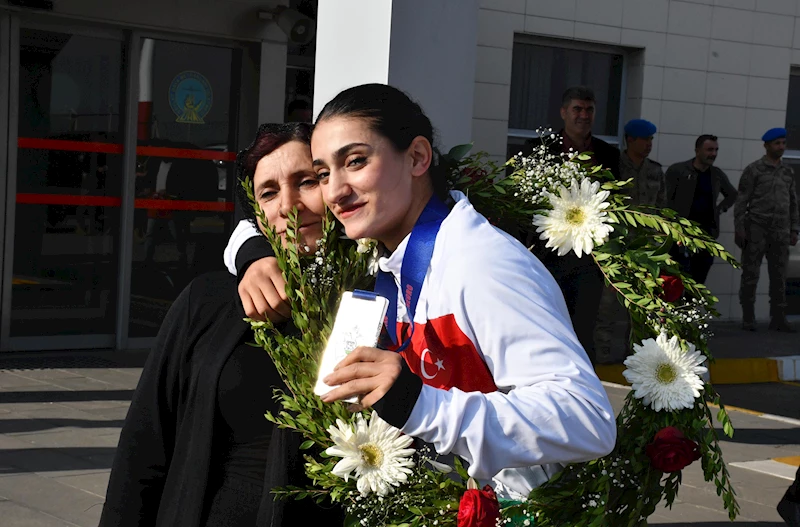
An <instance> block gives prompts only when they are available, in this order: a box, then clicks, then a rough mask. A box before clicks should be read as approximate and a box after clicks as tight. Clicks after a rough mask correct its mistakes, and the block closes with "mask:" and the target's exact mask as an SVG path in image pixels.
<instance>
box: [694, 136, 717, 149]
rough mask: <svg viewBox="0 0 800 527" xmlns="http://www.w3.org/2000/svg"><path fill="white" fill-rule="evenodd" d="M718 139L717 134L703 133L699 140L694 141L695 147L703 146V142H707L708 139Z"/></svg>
mask: <svg viewBox="0 0 800 527" xmlns="http://www.w3.org/2000/svg"><path fill="white" fill-rule="evenodd" d="M716 140H717V136H716V135H711V134H703V135H701V136H700V137H698V138H697V141H695V142H694V147H695V148H701V147H702V146H703V143H705V142H706V141H716Z"/></svg>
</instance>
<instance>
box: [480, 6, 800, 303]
mask: <svg viewBox="0 0 800 527" xmlns="http://www.w3.org/2000/svg"><path fill="white" fill-rule="evenodd" d="M515 32H516V33H525V34H530V35H539V36H545V37H559V38H565V39H570V40H578V41H584V42H598V43H602V44H606V45H609V44H610V45H616V46H620V47H621V48H626V49H629V50H631V54H629V55H628V59H629V60H628V75H627V81H628V86H627V90H628V93H627V100H626V101H625V110H624V112H625V118H626V119H629V118H633V117H640V116H641V117H643V118H646V119H649V120H651V121H653V122H655V123H656V124H657V125H658V127H659V133H658V135H657V136H656V141H655V144H654V149H653V154H652V157H653V158H654V159H656V160H658V161H659V162H661V163H662V164H663V165H665V166H666V165H669V164H671V163H675V162H677V161H682V160H686V159H689V158H690V157H692V156H693V149H694V140H695V139H696V137H697V136H698V135H699V134H701V133H712V134H715V135H718V136H719V137H720V155H719V158H718V160H717V165H718V166H719V167H720V168H722V169H723V170H725V172H726V173H727V174H728V176H729V177H730V179H731V183H733V184H734V185H737V184H738V181H739V177H740V175H741V171H742V169H743V168H744V167H745V166H746V165H747V164H749V163H750V162H752V161H754V160H755V159H757V158H758V157H760V156H761V155H762V154H763V147H762V143H761V141H760V139H759V138H760V137H761V134H762V133H763V132H764V131H766V130H767V129H768V128H772V127H775V126H783V125H784V124H785V118H786V102H787V94H788V88H789V73H790V69H791V67H792V65H800V1H798V0H694V1H680V0H559V1H557V2H554V1H552V0H481V8H480V13H479V19H478V54H477V57H478V61H477V67H476V73H475V115H474V118H473V124H472V132H473V137H474V139H475V141H476V144H477V146H478V147H479V148H481V149H484V150H486V151H488V152H489V153H491V154H493V155H496V156H504V155H505V148H506V146H505V145H506V137H505V136H506V133H507V130H508V106H509V88H510V80H511V54H512V45H513V41H514V33H515ZM732 216H733V213H732V211H731V212H729V213H728V214H725V215H723V217H722V231H723V233H722V235H721V237H720V241H721V242H722V243H724V244H725V246H726V247H727V248H728V250H730V251H732V252H733V253H734V255H735V256H737V257H739V256H740V252H739V250H738V249H737V248H736V247H735V245H734V244H733V234H732V232H733V218H732ZM740 274H741V273H740V272H739V271H734V270H732V269H730V268H729V267H728V266H727V265H723V264H717V265H715V267H714V269H712V272H711V275H710V277H709V280H708V285H709V287H710V288H711V289H712V291H713V292H714V293H715V294H716V295H717V296H718V297H719V298H720V303H719V310H720V312H721V313H722V316H723V317H724V318H734V319H736V318H739V317H740V316H741V308H740V306H739V302H738V296H737V292H738V287H739V278H740ZM767 291H768V279H767V276H766V268H764V269H762V278H761V280H760V282H759V288H758V300H757V306H756V307H757V314H758V316H759V317H760V318H765V317H767V316H768V314H769V308H768V297H767Z"/></svg>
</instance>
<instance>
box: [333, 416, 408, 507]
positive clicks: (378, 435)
mask: <svg viewBox="0 0 800 527" xmlns="http://www.w3.org/2000/svg"><path fill="white" fill-rule="evenodd" d="M328 433H329V434H330V436H331V438H332V439H333V442H334V443H336V445H335V446H332V447H330V448H328V449H327V450H326V451H325V453H326V454H328V455H329V456H337V457H341V458H342V460H341V461H339V462H338V463H337V464H336V466H335V467H334V468H333V473H334V474H335V475H337V476H339V477H340V478H343V479H344V480H345V481H347V480H348V479H349V477H350V473H351V472H353V471H355V477H356V479H357V482H356V487H357V488H358V491H359V492H360V493H361V494H362V495H366V494H369V493H370V492H376V493H378V495H379V496H386V495H388V494H389V493H390V492H392V490H393V489H392V487H397V486H399V485H400V484H401V483H404V482H406V481H407V480H408V475H409V474H411V468H412V467H413V466H414V461H413V460H412V459H411V455H412V454H414V452H415V450H414V449H413V448H408V447H409V445H411V443H413V442H414V440H413V439H412V438H411V437H410V436H405V435H402V433H401V432H400V430H398V429H397V428H395V427H393V426H391V425H390V424H389V423H387V422H386V421H384V420H383V419H381V418H380V417H378V414H377V413H376V412H374V411H373V412H372V416H371V417H370V419H369V424H367V421H366V420H365V419H364V417H363V416H362V415H361V414H359V415H357V416H356V419H355V423H352V424H351V423H345V422H344V421H342V420H341V419H337V420H336V425H335V426H331V427H330V428H328Z"/></svg>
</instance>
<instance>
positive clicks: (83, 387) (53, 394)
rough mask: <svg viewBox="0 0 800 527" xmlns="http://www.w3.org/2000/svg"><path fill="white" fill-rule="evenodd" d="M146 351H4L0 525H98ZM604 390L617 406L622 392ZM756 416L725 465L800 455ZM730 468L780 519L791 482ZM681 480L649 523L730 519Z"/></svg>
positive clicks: (787, 436)
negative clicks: (671, 500) (669, 504)
mask: <svg viewBox="0 0 800 527" xmlns="http://www.w3.org/2000/svg"><path fill="white" fill-rule="evenodd" d="M144 357H145V354H144V353H133V352H122V353H119V352H118V353H98V352H94V353H67V354H52V353H47V354H42V353H40V354H25V355H6V356H0V525H2V526H3V527H6V526H8V527H65V526H70V527H75V526H80V527H95V526H96V525H97V522H98V519H99V515H100V510H101V508H102V503H103V498H104V494H105V489H106V485H107V482H108V474H109V471H110V467H111V462H112V459H113V455H114V449H115V446H116V444H117V440H118V437H119V431H120V428H121V426H122V424H123V422H124V418H125V414H126V411H127V407H128V404H129V400H130V398H131V396H132V394H133V389H134V388H135V386H136V382H137V380H138V377H139V374H140V372H141V365H142V364H143V360H144ZM606 388H607V390H608V393H609V395H610V396H611V399H612V402H613V403H614V406H615V407H616V408H617V409H619V408H620V407H621V405H622V402H623V400H624V398H625V396H626V395H627V393H628V389H627V388H625V387H623V386H614V385H607V387H606ZM724 389H725V390H726V391H728V392H729V393H726V394H724V395H725V396H726V397H728V398H729V399H735V398H736V394H737V393H742V394H743V395H741V397H739V399H740V400H737V401H735V402H736V403H737V404H736V406H742V405H743V404H745V403H746V402H747V401H752V400H759V401H761V402H760V404H762V405H763V406H764V408H763V409H761V410H759V411H767V413H769V412H771V411H772V410H774V409H775V408H776V407H775V406H774V405H773V406H770V404H769V401H777V400H783V401H784V407H783V408H780V407H778V410H785V409H788V408H794V407H796V406H798V405H797V404H796V401H797V398H796V396H795V394H798V395H800V387H799V386H792V385H778V386H777V387H776V386H773V385H756V386H727V387H724ZM741 390H743V391H741ZM765 390H766V392H765ZM769 390H772V391H769ZM787 390H788V391H787ZM740 391H741V392H740ZM764 393H766V394H767V395H766V396H763V397H762V396H761V395H760V394H764ZM792 403H794V404H792ZM729 404H733V403H730V402H729ZM755 413H756V412H746V411H733V412H731V415H732V419H733V423H734V426H735V427H736V429H737V433H736V435H735V437H734V439H733V440H728V441H725V444H724V450H725V454H726V459H727V461H728V462H729V463H731V464H736V463H746V462H753V461H767V460H770V459H775V458H786V457H791V456H800V428H798V425H800V421H794V420H792V419H788V420H787V419H784V420H775V419H768V418H764V417H760V416H758V415H755ZM772 413H775V412H772ZM730 471H731V474H732V477H733V480H734V482H735V483H736V488H737V490H738V493H739V500H740V504H741V507H742V515H741V518H740V519H739V520H738V521H739V522H757V525H763V526H776V527H777V526H779V525H783V524H782V523H781V521H780V517H779V516H778V514H777V512H776V511H775V504H776V503H777V501H778V499H779V498H780V496H781V495H782V494H783V492H784V491H785V489H786V487H788V485H789V483H790V481H789V480H787V479H783V478H781V477H776V476H774V475H767V474H762V473H759V472H756V471H754V470H751V469H747V468H739V467H737V466H731V468H730ZM683 481H684V485H683V487H682V489H681V493H680V495H679V501H678V503H677V504H676V505H675V507H674V508H673V509H672V510H667V509H660V510H659V511H658V512H657V513H656V514H655V515H653V516H652V517H651V522H650V523H651V524H653V525H672V526H683V525H692V526H702V527H717V526H722V525H724V524H728V523H729V522H728V520H727V516H726V515H725V513H724V512H723V511H722V504H721V500H720V499H719V498H718V497H717V496H716V494H715V492H714V487H713V485H711V484H708V483H705V482H704V481H703V479H702V473H701V471H700V466H699V464H697V463H695V464H694V465H692V466H691V467H690V468H688V469H687V470H686V471H685V472H684V479H683Z"/></svg>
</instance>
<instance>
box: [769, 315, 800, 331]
mask: <svg viewBox="0 0 800 527" xmlns="http://www.w3.org/2000/svg"><path fill="white" fill-rule="evenodd" d="M769 329H771V330H772V331H781V332H783V333H797V329H796V328H795V327H794V326H792V325H791V324H789V321H788V320H786V314H785V313H784V312H783V311H782V310H781V311H776V312H775V313H773V314H772V318H771V319H770V321H769Z"/></svg>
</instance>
